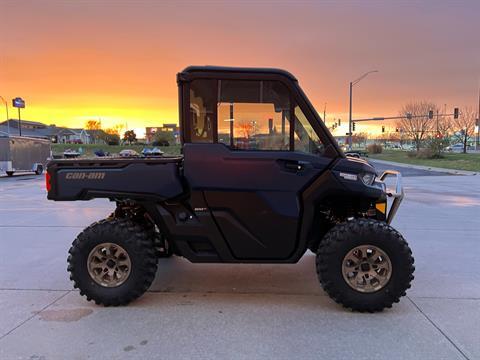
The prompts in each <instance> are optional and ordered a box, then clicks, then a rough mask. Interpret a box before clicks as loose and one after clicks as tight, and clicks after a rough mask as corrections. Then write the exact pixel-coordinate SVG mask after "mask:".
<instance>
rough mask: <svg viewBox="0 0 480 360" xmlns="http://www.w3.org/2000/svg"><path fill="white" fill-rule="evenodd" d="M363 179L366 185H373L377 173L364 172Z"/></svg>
mask: <svg viewBox="0 0 480 360" xmlns="http://www.w3.org/2000/svg"><path fill="white" fill-rule="evenodd" d="M360 178H361V179H362V181H363V183H364V184H365V185H372V184H373V182H374V181H375V174H374V173H364V174H362V175H361V176H360Z"/></svg>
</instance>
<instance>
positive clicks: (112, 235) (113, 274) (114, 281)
mask: <svg viewBox="0 0 480 360" xmlns="http://www.w3.org/2000/svg"><path fill="white" fill-rule="evenodd" d="M68 271H69V272H70V279H71V280H72V281H73V286H74V287H75V288H77V289H79V290H80V295H84V296H86V298H87V300H93V301H95V303H96V304H103V305H105V306H118V305H126V304H128V303H129V302H131V301H132V300H135V299H136V298H138V297H139V296H141V295H142V294H143V293H145V291H147V289H148V288H149V286H150V285H151V284H152V282H153V279H154V278H155V274H156V272H157V257H156V255H155V244H154V242H153V233H152V230H151V227H145V226H144V225H143V224H141V223H138V222H135V221H132V220H131V219H129V218H122V219H115V218H114V219H106V220H100V221H98V222H96V223H94V224H92V225H90V226H89V227H87V228H86V229H85V230H83V231H82V232H81V233H80V234H78V236H77V238H76V239H75V240H74V241H73V243H72V247H71V248H70V250H69V256H68Z"/></svg>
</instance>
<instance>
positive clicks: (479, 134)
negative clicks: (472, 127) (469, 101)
mask: <svg viewBox="0 0 480 360" xmlns="http://www.w3.org/2000/svg"><path fill="white" fill-rule="evenodd" d="M479 142H480V85H479V86H478V113H477V142H476V143H475V150H478V146H479V145H480V144H479Z"/></svg>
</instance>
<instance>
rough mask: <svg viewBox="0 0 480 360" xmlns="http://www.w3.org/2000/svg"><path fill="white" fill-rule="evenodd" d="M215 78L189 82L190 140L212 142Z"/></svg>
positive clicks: (215, 90)
mask: <svg viewBox="0 0 480 360" xmlns="http://www.w3.org/2000/svg"><path fill="white" fill-rule="evenodd" d="M216 94H217V84H216V80H194V81H192V82H191V84H190V131H191V133H190V136H191V140H192V142H205V143H212V142H213V124H214V121H216V119H215V115H216V109H215V107H216V106H217V103H216V99H215V97H216Z"/></svg>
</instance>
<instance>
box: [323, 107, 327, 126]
mask: <svg viewBox="0 0 480 360" xmlns="http://www.w3.org/2000/svg"><path fill="white" fill-rule="evenodd" d="M323 123H324V124H326V123H327V103H325V106H324V107H323Z"/></svg>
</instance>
